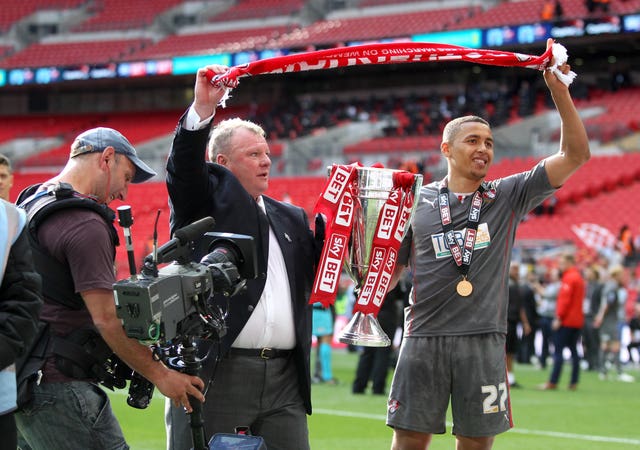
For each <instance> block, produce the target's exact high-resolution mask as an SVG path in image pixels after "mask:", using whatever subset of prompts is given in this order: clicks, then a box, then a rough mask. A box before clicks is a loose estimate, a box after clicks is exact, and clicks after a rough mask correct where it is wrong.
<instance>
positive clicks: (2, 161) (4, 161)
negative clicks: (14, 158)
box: [0, 153, 11, 172]
mask: <svg viewBox="0 0 640 450" xmlns="http://www.w3.org/2000/svg"><path fill="white" fill-rule="evenodd" d="M0 166H7V168H8V169H9V172H11V160H10V159H9V158H8V157H7V156H5V155H3V154H2V153H0Z"/></svg>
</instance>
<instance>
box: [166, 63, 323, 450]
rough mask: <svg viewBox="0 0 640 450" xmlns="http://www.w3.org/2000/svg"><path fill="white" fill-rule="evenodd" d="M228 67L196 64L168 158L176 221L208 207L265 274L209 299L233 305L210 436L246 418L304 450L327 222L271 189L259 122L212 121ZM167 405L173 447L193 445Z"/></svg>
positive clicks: (211, 401)
mask: <svg viewBox="0 0 640 450" xmlns="http://www.w3.org/2000/svg"><path fill="white" fill-rule="evenodd" d="M227 69H228V68H227V67H224V66H219V65H212V66H208V67H203V68H201V69H199V70H198V72H197V74H196V81H195V87H194V100H193V103H192V104H191V106H190V107H189V109H188V111H187V112H186V113H185V114H184V115H183V116H182V118H181V119H180V122H179V125H178V127H177V129H176V134H175V138H174V141H173V145H172V148H171V152H170V154H169V158H168V160H167V179H166V180H167V189H168V191H169V205H170V208H171V230H172V231H175V230H176V229H179V228H181V227H183V226H185V225H188V224H190V223H192V222H194V221H196V220H199V219H201V218H203V217H207V216H211V217H213V218H214V219H215V221H216V224H215V228H214V231H221V232H232V233H238V234H245V235H248V236H251V237H253V239H254V242H255V246H256V250H257V261H256V263H257V267H258V277H257V278H255V279H249V280H247V282H246V289H245V290H243V291H242V292H240V293H238V294H237V295H235V296H234V297H233V298H232V299H231V300H229V298H228V297H225V296H223V295H216V296H214V297H213V299H212V301H213V303H215V304H217V305H218V306H220V307H221V308H222V309H223V310H227V311H228V313H229V314H228V316H227V320H226V322H227V330H226V334H225V335H224V336H223V337H222V340H221V343H220V345H219V346H217V347H219V350H220V351H219V354H218V355H217V356H218V358H215V357H214V358H209V360H207V361H205V362H204V364H203V371H204V372H207V373H210V375H206V376H205V379H206V382H207V383H209V384H210V387H209V389H208V390H207V402H206V403H205V404H204V405H203V411H202V412H203V419H204V428H205V432H206V434H207V439H209V438H210V437H211V436H212V435H213V434H215V433H233V432H234V430H235V428H236V427H238V426H246V427H248V428H249V432H250V433H251V434H254V435H259V436H262V437H263V438H264V440H265V442H266V445H267V447H268V448H269V449H270V450H278V449H280V450H282V449H291V450H305V449H308V448H309V431H308V426H307V414H311V371H310V353H311V331H312V307H311V305H309V303H308V302H309V295H310V292H311V288H312V285H313V281H314V276H315V270H316V264H317V261H318V259H319V257H320V254H321V252H322V245H323V242H324V222H323V220H321V218H318V217H317V218H316V222H315V236H314V232H313V231H312V230H311V228H310V226H309V220H308V218H307V214H306V212H305V211H304V209H302V208H300V207H298V206H295V205H291V204H289V203H285V202H280V201H277V200H275V199H272V198H270V197H268V196H266V195H265V192H266V191H267V188H268V186H269V172H270V170H271V158H270V149H269V144H268V142H267V140H266V138H265V132H264V130H263V128H262V127H260V126H259V125H257V124H255V123H253V122H251V121H247V120H242V119H240V118H237V117H236V118H231V119H227V120H223V121H221V122H219V123H217V124H216V125H215V127H213V128H212V122H213V118H214V115H215V113H216V108H217V105H218V103H219V102H220V100H221V99H222V98H223V96H224V95H225V93H226V91H225V89H224V88H222V87H218V86H214V85H213V84H212V83H211V82H210V81H209V80H208V79H207V76H206V74H207V71H208V70H211V71H213V72H214V73H216V74H221V73H224V72H225V71H226V70H227ZM205 253H206V251H199V250H198V247H197V248H196V251H195V252H194V253H193V255H192V257H193V258H194V260H196V261H198V260H200V258H201V257H203V256H204V254H205ZM216 360H217V362H216ZM214 372H215V373H214ZM213 374H214V375H215V376H214V375H213ZM203 376H204V375H203ZM167 406H168V407H167V408H166V415H165V420H166V424H167V435H168V439H169V442H168V449H169V450H188V449H190V448H192V443H191V432H190V427H189V424H188V422H187V419H186V418H185V414H184V413H183V411H182V410H180V409H178V408H175V407H172V406H170V405H167Z"/></svg>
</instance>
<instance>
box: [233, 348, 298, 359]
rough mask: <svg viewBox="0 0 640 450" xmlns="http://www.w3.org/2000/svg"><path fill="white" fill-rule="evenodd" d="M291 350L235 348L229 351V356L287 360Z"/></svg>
mask: <svg viewBox="0 0 640 450" xmlns="http://www.w3.org/2000/svg"><path fill="white" fill-rule="evenodd" d="M292 353H293V350H278V349H277V348H268V347H265V348H235V347H231V348H230V349H229V356H250V357H254V358H262V359H273V358H288V357H289V356H291V354H292Z"/></svg>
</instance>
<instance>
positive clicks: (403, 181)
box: [353, 172, 414, 317]
mask: <svg viewBox="0 0 640 450" xmlns="http://www.w3.org/2000/svg"><path fill="white" fill-rule="evenodd" d="M413 183H414V175H413V174H411V173H409V172H395V173H394V174H393V188H392V189H391V192H390V193H389V197H388V198H387V200H386V202H385V204H384V205H383V206H382V209H381V210H380V214H379V215H378V223H377V224H376V231H375V234H374V237H373V242H372V243H371V253H370V258H369V269H368V270H367V275H366V277H365V281H364V284H363V285H362V288H361V290H360V293H359V295H358V300H357V301H356V303H355V305H354V306H353V312H354V313H356V312H362V313H363V314H370V313H371V314H373V315H374V317H376V316H377V315H378V312H379V311H380V307H381V306H382V302H383V301H384V299H385V297H386V295H387V291H388V290H389V284H390V282H391V277H392V276H393V271H394V270H395V267H396V262H397V260H398V249H399V248H400V244H401V243H402V239H403V237H404V235H405V231H406V229H407V225H408V223H409V219H410V218H411V211H412V209H413V202H414V198H413V191H412V187H413Z"/></svg>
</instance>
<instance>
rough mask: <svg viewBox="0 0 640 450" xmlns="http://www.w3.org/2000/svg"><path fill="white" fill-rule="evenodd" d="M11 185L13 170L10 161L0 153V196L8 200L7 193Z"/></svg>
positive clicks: (9, 191)
mask: <svg viewBox="0 0 640 450" xmlns="http://www.w3.org/2000/svg"><path fill="white" fill-rule="evenodd" d="M12 186H13V170H12V169H11V161H10V160H9V158H7V157H6V156H5V155H3V154H2V153H0V198H1V199H2V200H6V201H9V194H10V193H11V187H12Z"/></svg>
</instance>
